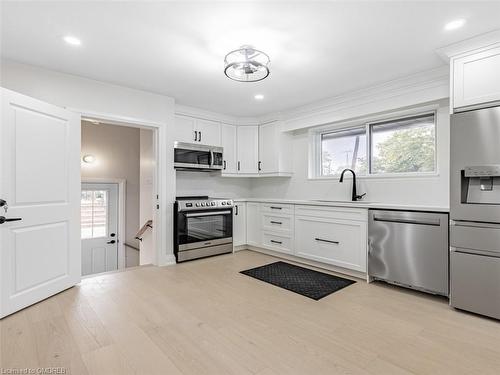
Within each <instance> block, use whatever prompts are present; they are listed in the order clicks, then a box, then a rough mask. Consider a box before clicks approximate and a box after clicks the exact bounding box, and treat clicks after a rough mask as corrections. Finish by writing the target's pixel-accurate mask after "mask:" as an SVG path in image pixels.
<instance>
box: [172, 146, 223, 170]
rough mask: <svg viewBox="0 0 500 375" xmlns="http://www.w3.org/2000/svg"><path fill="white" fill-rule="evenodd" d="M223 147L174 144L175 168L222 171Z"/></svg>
mask: <svg viewBox="0 0 500 375" xmlns="http://www.w3.org/2000/svg"><path fill="white" fill-rule="evenodd" d="M222 151H223V148H222V147H217V146H206V145H198V144H194V143H184V142H175V143H174V168H176V169H184V170H203V171H211V170H221V169H222V164H223V157H222Z"/></svg>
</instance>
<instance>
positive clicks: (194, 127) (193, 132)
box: [174, 115, 221, 146]
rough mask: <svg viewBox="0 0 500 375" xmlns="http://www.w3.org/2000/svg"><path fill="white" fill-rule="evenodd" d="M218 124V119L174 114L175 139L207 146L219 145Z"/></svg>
mask: <svg viewBox="0 0 500 375" xmlns="http://www.w3.org/2000/svg"><path fill="white" fill-rule="evenodd" d="M220 126H221V125H220V122H218V121H211V120H201V119H196V118H193V117H189V116H183V115H176V116H175V126H174V134H175V140H176V141H179V142H188V143H199V144H203V145H209V146H220V145H221V128H220Z"/></svg>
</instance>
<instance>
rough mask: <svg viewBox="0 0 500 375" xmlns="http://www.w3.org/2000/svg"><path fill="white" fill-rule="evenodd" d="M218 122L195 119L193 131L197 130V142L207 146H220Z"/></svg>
mask: <svg viewBox="0 0 500 375" xmlns="http://www.w3.org/2000/svg"><path fill="white" fill-rule="evenodd" d="M220 126H221V124H220V122H217V121H210V120H196V125H195V132H196V131H198V142H199V143H201V144H204V145H209V146H220V145H221V141H220V136H221V130H220Z"/></svg>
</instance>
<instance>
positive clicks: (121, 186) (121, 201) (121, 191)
mask: <svg viewBox="0 0 500 375" xmlns="http://www.w3.org/2000/svg"><path fill="white" fill-rule="evenodd" d="M85 183H88V184H118V236H117V239H118V269H123V268H125V239H126V236H125V218H126V217H127V205H126V204H125V202H126V199H125V197H126V196H127V180H125V179H124V178H99V177H82V184H85Z"/></svg>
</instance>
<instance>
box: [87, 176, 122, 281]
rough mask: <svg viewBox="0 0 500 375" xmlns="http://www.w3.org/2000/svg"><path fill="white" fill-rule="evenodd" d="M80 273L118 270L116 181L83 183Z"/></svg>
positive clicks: (89, 273)
mask: <svg viewBox="0 0 500 375" xmlns="http://www.w3.org/2000/svg"><path fill="white" fill-rule="evenodd" d="M81 218H82V219H81V226H82V276H85V275H91V274H94V273H100V272H107V271H113V270H116V269H118V184H113V183H99V184H97V183H82V197H81Z"/></svg>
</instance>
